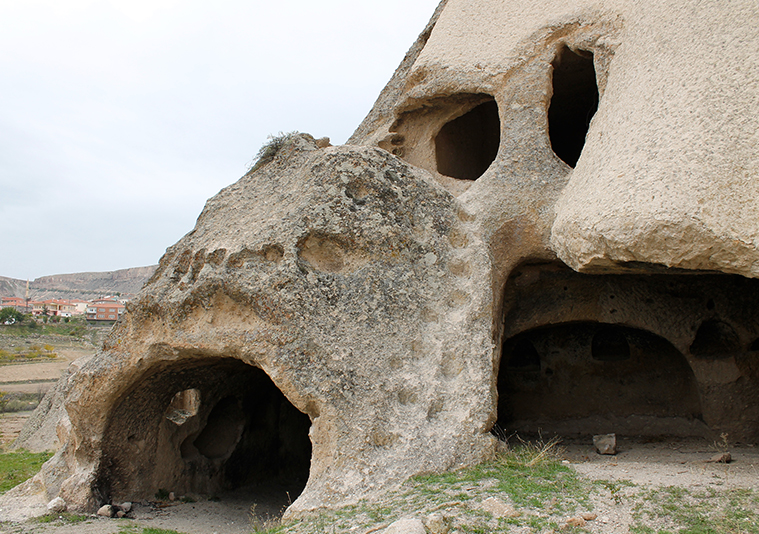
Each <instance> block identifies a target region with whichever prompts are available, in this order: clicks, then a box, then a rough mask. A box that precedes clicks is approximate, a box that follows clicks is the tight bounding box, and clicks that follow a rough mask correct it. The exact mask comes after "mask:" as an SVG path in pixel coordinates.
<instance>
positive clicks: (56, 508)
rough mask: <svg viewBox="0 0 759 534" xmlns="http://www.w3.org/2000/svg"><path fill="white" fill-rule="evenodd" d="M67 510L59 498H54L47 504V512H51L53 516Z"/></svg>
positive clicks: (64, 503)
mask: <svg viewBox="0 0 759 534" xmlns="http://www.w3.org/2000/svg"><path fill="white" fill-rule="evenodd" d="M67 509H68V506H67V505H66V501H64V500H63V499H61V498H60V497H56V498H55V499H53V500H52V501H50V502H49V503H47V510H48V512H52V513H54V514H62V513H63V512H65V511H66V510H67Z"/></svg>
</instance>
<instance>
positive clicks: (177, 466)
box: [95, 356, 311, 505]
mask: <svg viewBox="0 0 759 534" xmlns="http://www.w3.org/2000/svg"><path fill="white" fill-rule="evenodd" d="M181 362H182V363H181V364H178V363H177V362H173V363H171V364H166V365H165V366H163V367H161V366H160V364H157V365H156V366H155V367H154V369H152V370H151V372H149V373H148V376H145V377H143V378H142V380H140V381H139V382H138V383H136V384H135V386H134V387H133V388H132V390H131V391H130V392H129V393H127V394H126V395H125V396H124V397H123V399H122V401H121V402H120V403H119V404H118V405H117V407H116V409H115V410H114V411H113V413H112V414H111V417H110V418H109V424H108V427H107V430H106V433H105V436H104V439H103V457H102V461H101V465H100V469H99V471H98V475H97V480H96V484H95V489H96V494H97V495H98V497H99V499H100V500H101V501H102V502H112V501H119V500H136V499H147V498H152V497H153V496H154V495H155V494H156V493H157V492H159V491H161V490H164V491H171V492H174V493H175V494H176V495H177V496H181V495H186V494H215V493H218V492H221V491H224V490H230V489H236V488H241V487H255V490H256V491H257V492H258V493H265V494H267V499H269V502H273V501H276V500H279V501H280V502H281V504H282V505H286V504H288V502H289V501H290V500H294V499H295V498H296V497H297V496H298V495H299V494H300V493H301V491H302V490H303V488H304V487H305V484H306V482H307V480H308V474H309V467H310V462H311V441H310V439H309V435H308V433H309V429H310V426H311V422H310V418H309V416H308V415H306V414H304V413H302V412H300V411H298V410H297V409H296V408H295V407H294V406H293V405H292V404H291V403H290V402H289V401H288V400H287V398H286V397H285V396H284V395H283V394H282V392H281V391H280V390H279V389H278V388H277V387H276V385H275V384H274V383H273V382H272V381H271V379H270V378H269V377H268V376H267V375H266V373H264V371H262V370H261V369H259V368H257V367H253V366H251V365H247V364H245V363H244V362H241V361H239V360H237V359H232V358H197V357H192V356H188V357H186V358H184V359H181Z"/></svg>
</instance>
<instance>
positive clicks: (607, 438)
mask: <svg viewBox="0 0 759 534" xmlns="http://www.w3.org/2000/svg"><path fill="white" fill-rule="evenodd" d="M593 447H595V449H596V452H598V454H617V435H616V434H598V435H595V436H593Z"/></svg>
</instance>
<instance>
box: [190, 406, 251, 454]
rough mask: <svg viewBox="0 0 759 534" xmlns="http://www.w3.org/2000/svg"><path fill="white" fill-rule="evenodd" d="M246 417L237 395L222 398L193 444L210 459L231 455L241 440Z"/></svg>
mask: <svg viewBox="0 0 759 534" xmlns="http://www.w3.org/2000/svg"><path fill="white" fill-rule="evenodd" d="M245 419H246V418H245V414H244V413H243V411H242V409H241V408H240V402H239V400H238V399H237V397H227V398H225V399H222V400H221V401H219V403H218V404H217V405H216V406H214V408H213V410H211V413H210V414H209V415H208V421H206V426H205V427H204V428H203V430H202V431H201V432H200V434H199V435H198V437H196V438H194V440H193V442H192V444H193V446H194V447H195V448H196V449H197V450H198V452H199V453H200V454H202V455H203V456H205V457H206V458H208V459H209V460H213V459H217V458H224V457H226V456H229V455H230V454H232V452H233V451H234V450H235V446H237V443H238V442H239V441H240V437H241V436H242V432H243V430H244V429H245ZM188 439H192V438H188ZM183 448H185V447H183ZM185 450H186V448H185Z"/></svg>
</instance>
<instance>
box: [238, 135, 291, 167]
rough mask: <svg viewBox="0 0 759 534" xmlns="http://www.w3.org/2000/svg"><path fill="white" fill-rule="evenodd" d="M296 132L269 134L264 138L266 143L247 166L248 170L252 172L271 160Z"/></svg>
mask: <svg viewBox="0 0 759 534" xmlns="http://www.w3.org/2000/svg"><path fill="white" fill-rule="evenodd" d="M297 133H298V132H288V133H283V132H279V133H278V134H277V135H269V136H268V137H267V138H266V139H267V140H266V143H264V145H263V146H262V147H261V148H259V149H258V153H257V154H256V157H255V158H254V159H253V162H252V163H251V164H250V165H249V166H248V172H254V171H257V170H258V169H260V168H261V167H263V166H264V165H266V164H267V163H269V162H271V161H272V160H273V159H274V157H275V156H276V155H277V153H278V152H279V151H280V150H281V149H282V147H284V146H285V144H287V142H288V141H289V140H290V139H292V138H293V136H295V135H296V134H297Z"/></svg>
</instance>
